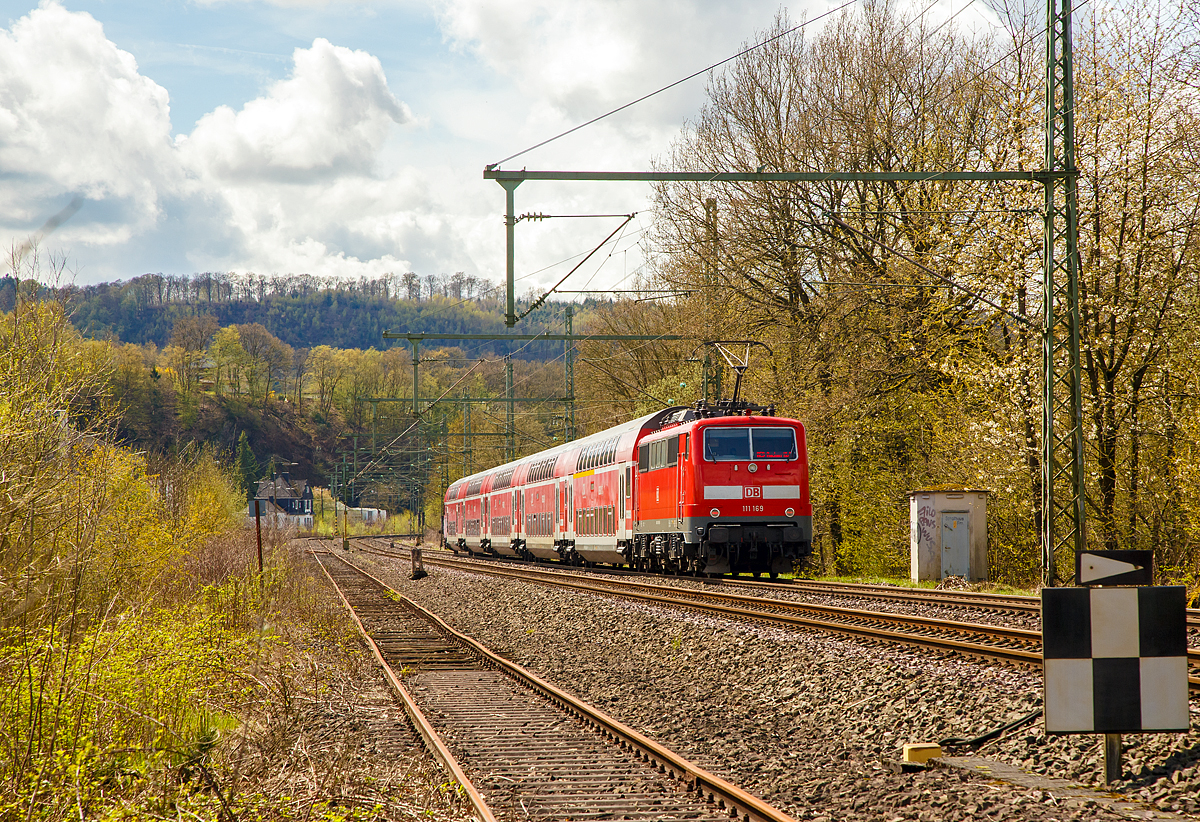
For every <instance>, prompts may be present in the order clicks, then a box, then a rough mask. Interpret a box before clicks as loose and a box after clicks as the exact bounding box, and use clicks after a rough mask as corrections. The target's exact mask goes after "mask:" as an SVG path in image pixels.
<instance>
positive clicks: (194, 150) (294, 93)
mask: <svg viewBox="0 0 1200 822" xmlns="http://www.w3.org/2000/svg"><path fill="white" fill-rule="evenodd" d="M293 59H294V61H295V69H294V70H293V72H292V76H291V77H290V78H289V79H287V80H283V81H281V82H278V83H276V84H275V85H273V86H272V87H271V89H270V90H269V91H268V93H267V95H266V96H265V97H260V98H258V99H256V100H252V101H250V102H249V103H247V104H246V105H245V106H244V107H243V108H242V110H241V111H239V112H236V113H235V112H234V111H233V109H231V108H229V107H228V106H220V107H218V108H217V109H216V110H215V111H213V112H212V113H210V114H207V115H205V116H204V117H202V118H201V119H200V121H199V122H198V123H197V124H196V128H195V130H193V131H192V133H191V135H189V136H186V137H185V136H182V135H181V136H180V137H179V138H178V141H177V142H178V144H179V146H180V148H181V150H182V151H183V152H184V155H185V157H186V158H187V162H188V164H189V165H190V166H191V167H192V168H194V169H196V170H197V171H198V172H199V173H201V174H203V175H211V176H212V177H216V178H220V179H223V180H226V181H230V180H237V181H245V180H246V179H247V178H260V177H261V178H270V179H281V180H294V181H300V182H302V181H312V180H315V179H319V178H323V177H329V176H334V175H340V174H347V173H348V174H369V173H370V172H371V170H372V169H373V167H374V165H375V161H376V159H377V156H378V153H379V150H380V148H381V147H382V145H383V143H384V141H385V140H386V139H387V136H388V132H389V131H390V129H391V127H392V125H393V124H395V123H406V122H409V121H410V120H411V119H412V113H411V112H410V111H409V110H408V107H407V106H405V105H404V104H403V103H401V102H400V101H399V100H397V99H396V98H395V97H394V96H393V95H392V92H391V91H390V90H389V89H388V85H387V79H386V78H385V77H384V74H383V67H382V66H381V65H380V63H379V60H378V58H376V57H373V56H372V55H370V54H367V53H366V52H363V51H351V50H350V49H347V48H343V47H340V46H335V45H333V44H332V43H330V42H329V41H328V40H325V39H317V40H316V41H314V42H313V44H312V48H309V49H296V51H295V54H294V55H293Z"/></svg>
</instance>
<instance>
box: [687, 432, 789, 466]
mask: <svg viewBox="0 0 1200 822" xmlns="http://www.w3.org/2000/svg"><path fill="white" fill-rule="evenodd" d="M704 459H706V460H708V461H709V462H738V461H741V462H747V461H749V460H794V459H796V432H795V430H794V429H791V428H706V429H704Z"/></svg>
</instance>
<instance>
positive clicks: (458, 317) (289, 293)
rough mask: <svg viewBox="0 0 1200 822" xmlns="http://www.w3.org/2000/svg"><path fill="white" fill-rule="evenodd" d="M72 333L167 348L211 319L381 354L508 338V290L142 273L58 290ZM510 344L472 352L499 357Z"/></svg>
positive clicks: (533, 327)
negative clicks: (406, 335) (426, 338)
mask: <svg viewBox="0 0 1200 822" xmlns="http://www.w3.org/2000/svg"><path fill="white" fill-rule="evenodd" d="M15 285H16V281H15V280H12V279H11V278H8V277H6V278H4V279H3V280H0V310H9V309H11V307H12V306H11V303H12V300H13V295H14V294H15ZM56 296H58V297H59V298H60V299H62V300H63V302H64V303H65V304H66V305H67V306H69V308H70V310H71V313H72V318H73V322H74V324H75V327H76V328H78V329H79V330H80V332H82V333H83V334H84V335H85V336H88V337H92V338H104V337H115V338H117V339H119V340H121V341H123V342H132V343H139V344H145V343H154V344H155V345H158V346H160V347H162V346H165V345H167V343H168V342H169V341H170V339H171V332H172V329H173V327H174V324H175V321H176V320H177V319H178V318H180V317H185V316H193V315H197V314H208V315H211V316H212V317H213V318H214V319H215V320H216V321H217V323H218V324H220V325H222V326H226V325H232V324H244V323H261V324H262V325H263V326H265V327H266V328H267V330H269V331H270V332H271V333H272V334H274V335H275V336H276V337H278V338H279V339H280V340H282V341H283V342H286V343H287V344H288V345H291V346H293V347H294V348H313V347H316V346H318V345H328V346H332V347H334V348H361V349H368V348H383V347H384V341H383V336H382V335H383V332H384V331H385V330H390V331H408V332H420V333H441V334H463V333H484V334H493V333H495V334H499V333H504V332H505V330H506V329H505V327H504V307H503V290H501V289H497V288H494V287H493V285H492V284H491V283H489V282H487V281H482V280H478V279H475V278H471V277H466V276H463V275H461V274H456V275H453V276H452V277H425V278H418V277H416V275H403V276H401V277H394V276H391V275H388V276H384V277H378V278H372V279H361V280H357V281H347V280H333V279H319V278H315V277H309V276H287V277H270V278H268V277H257V276H254V275H240V276H239V275H223V274H197V275H193V276H190V277H176V276H164V275H161V274H146V275H143V276H140V277H135V278H133V279H131V280H129V281H127V282H126V281H116V282H111V283H100V284H97V285H88V286H82V287H76V286H69V287H66V288H62V289H58V293H57V295H56ZM561 315H562V306H561V305H556V304H554V303H550V304H548V305H545V306H542V307H540V308H539V309H538V310H536V311H535V312H533V313H532V314H531V315H530V316H529V317H528V318H527V319H525V320H523V321H522V323H521V326H522V327H521V332H522V333H526V334H528V333H537V332H539V331H555V332H558V333H561V330H562V325H561ZM504 346H505V344H504V343H500V344H497V345H492V344H478V345H472V346H471V348H472V350H473V351H475V352H477V353H479V354H484V353H487V354H503V353H507V352H506V351H504V350H503V347H504ZM561 351H562V345H561V343H558V344H555V343H544V344H537V345H534V346H529V347H526V348H525V349H524V350H522V351H521V353H520V356H521V357H522V358H523V359H548V358H552V357H555V356H557V355H558V354H560V353H561Z"/></svg>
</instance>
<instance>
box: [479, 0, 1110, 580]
mask: <svg viewBox="0 0 1200 822" xmlns="http://www.w3.org/2000/svg"><path fill="white" fill-rule="evenodd" d="M1072 2H1073V0H1047V3H1046V41H1045V55H1046V63H1045V123H1044V126H1045V137H1044V142H1045V161H1044V165H1043V168H1041V169H1039V170H1035V171H928V172H922V171H910V172H846V171H808V172H784V171H768V172H763V171H757V172H735V171H717V172H670V171H668V172H660V171H528V170H524V169H522V170H519V171H508V170H502V169H500V168H498V165H499V163H494V164H492V165H489V166H487V167H485V168H484V171H483V176H484V179H487V180H495V181H496V182H497V183H499V184H500V185H501V186H502V187H503V188H504V191H505V200H506V205H507V211H506V214H505V229H506V231H505V234H506V241H507V246H506V271H505V274H506V284H507V303H506V314H505V324H506V325H508V326H509V327H512V326H514V325H516V323H517V319H518V318H517V315H516V310H515V305H516V297H515V276H514V274H515V272H514V269H515V265H514V264H515V252H514V239H515V238H514V229H515V227H516V223H517V216H516V208H515V203H514V192H515V191H516V188H517V186H519V185H520V184H521V183H523V182H525V181H527V180H556V181H595V182H698V183H705V182H708V183H740V182H764V183H766V182H809V183H821V182H890V181H913V182H922V181H927V182H936V181H963V182H999V181H1010V182H1029V183H1037V184H1040V185H1041V187H1042V191H1043V197H1044V213H1043V221H1044V225H1043V232H1044V234H1043V237H1044V239H1043V254H1042V292H1043V294H1042V328H1041V331H1042V335H1041V336H1042V386H1043V396H1042V408H1043V413H1042V432H1041V433H1042V443H1041V445H1042V448H1041V466H1040V467H1041V489H1040V491H1041V500H1040V502H1041V511H1040V514H1041V522H1039V523H1038V525H1039V529H1040V531H1041V533H1040V537H1041V540H1040V541H1041V546H1042V581H1043V584H1045V585H1054V584H1055V583H1056V582H1057V580H1058V579H1059V574H1058V570H1057V567H1056V566H1057V562H1056V554H1057V553H1058V552H1059V550H1072V549H1073V550H1074V552H1075V553H1076V554H1078V553H1079V552H1080V551H1082V550H1083V549H1084V548H1085V547H1086V542H1087V535H1086V526H1085V513H1086V487H1085V479H1084V478H1085V471H1084V454H1083V442H1084V432H1083V401H1082V391H1081V387H1082V386H1081V373H1080V351H1079V349H1080V311H1079V248H1078V224H1077V219H1078V218H1077V209H1076V181H1077V179H1078V177H1079V170H1078V166H1077V165H1076V162H1075V121H1074V108H1075V91H1074V68H1073V62H1074V57H1073V49H1072V40H1071V13H1072ZM618 110H619V109H618ZM589 122H594V121H589ZM577 128H578V127H577ZM574 130H576V129H572V131H574ZM566 133H570V132H566ZM560 136H561V135H560ZM543 144H544V143H542V144H539V145H543ZM535 147H536V146H535ZM514 156H516V155H514ZM510 159H511V158H510ZM1062 422H1065V423H1066V424H1065V425H1062V424H1061V423H1062Z"/></svg>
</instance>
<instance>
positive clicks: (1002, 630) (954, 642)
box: [368, 543, 1200, 691]
mask: <svg viewBox="0 0 1200 822" xmlns="http://www.w3.org/2000/svg"><path fill="white" fill-rule="evenodd" d="M368 544H369V545H370V547H369V550H371V551H372V552H374V553H378V554H380V555H382V556H391V557H394V558H398V559H401V560H406V559H408V556H407V555H405V554H401V553H392V552H390V551H387V550H384V549H383V548H382V547H381V546H379V545H378V544H375V543H368ZM424 561H425V563H426V564H429V565H437V566H441V567H445V568H456V569H458V570H464V571H470V572H472V573H483V574H488V575H490V576H496V577H504V578H510V579H518V580H522V581H526V582H533V583H536V584H541V585H551V586H556V587H562V588H568V589H572V590H577V591H583V592H587V593H593V594H599V595H605V596H617V597H621V598H625V599H631V600H636V601H639V602H646V603H650V604H655V605H665V606H668V607H682V608H689V609H693V610H697V611H701V612H705V613H711V614H716V615H719V616H722V617H726V618H734V619H744V620H752V621H758V622H765V623H768V624H772V625H777V626H786V627H793V628H797V627H802V628H813V629H817V630H822V631H827V632H831V633H838V634H842V635H849V636H855V637H860V638H865V639H872V640H883V641H889V642H899V643H904V644H908V645H915V646H919V647H923V648H929V649H934V650H940V651H947V652H953V653H959V654H968V655H971V656H975V657H979V658H983V659H990V660H1000V661H1004V662H1011V663H1018V664H1026V665H1041V662H1042V648H1041V632H1040V631H1036V630H1030V629H1028V628H1013V627H1007V626H1002V625H988V624H982V623H974V622H956V621H953V620H946V619H941V618H931V617H925V616H920V615H914V614H899V613H889V612H886V611H873V610H862V609H857V608H846V607H841V606H835V605H825V604H814V603H807V602H796V601H792V600H785V599H779V598H774V597H763V596H755V595H750V594H740V593H732V592H726V591H721V590H708V586H705V588H703V589H696V588H683V587H678V586H671V585H663V584H658V583H650V582H644V581H640V580H639V579H631V578H629V577H628V576H614V575H611V574H605V575H603V576H599V575H595V576H593V575H587V576H584V575H580V574H578V573H574V572H570V571H562V570H548V569H545V568H544V567H536V566H535V567H530V566H528V565H525V564H523V563H515V562H514V563H497V562H494V561H492V560H478V559H465V558H461V557H450V556H445V555H439V556H428V555H427V556H426V557H425V558H424ZM880 587H882V586H880ZM956 593H958V592H956ZM1020 605H1021V607H1024V606H1025V605H1027V603H1020ZM973 607H976V608H978V607H979V606H977V605H975V606H973ZM996 607H1000V606H996ZM1189 616H1191V614H1189ZM1188 662H1189V677H1188V681H1189V685H1190V687H1191V689H1192V690H1193V691H1200V649H1195V648H1190V649H1189V650H1188Z"/></svg>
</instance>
